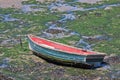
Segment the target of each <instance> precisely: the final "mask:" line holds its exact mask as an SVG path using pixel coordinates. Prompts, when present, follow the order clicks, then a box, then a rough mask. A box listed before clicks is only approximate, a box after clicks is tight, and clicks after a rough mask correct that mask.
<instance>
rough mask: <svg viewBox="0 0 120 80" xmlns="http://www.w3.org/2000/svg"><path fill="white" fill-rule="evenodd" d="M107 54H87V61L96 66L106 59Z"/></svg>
mask: <svg viewBox="0 0 120 80" xmlns="http://www.w3.org/2000/svg"><path fill="white" fill-rule="evenodd" d="M105 56H106V54H95V55H87V56H86V63H89V64H91V65H93V66H94V67H96V66H100V65H101V63H102V62H103V60H104V57H105Z"/></svg>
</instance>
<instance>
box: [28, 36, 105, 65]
mask: <svg viewBox="0 0 120 80" xmlns="http://www.w3.org/2000/svg"><path fill="white" fill-rule="evenodd" d="M28 41H29V48H30V50H32V51H33V52H36V53H37V54H39V55H40V56H41V57H44V58H46V59H48V60H52V61H56V62H60V63H63V64H72V65H74V64H85V65H90V66H95V65H96V64H100V63H101V62H103V59H104V57H105V55H106V54H105V53H100V52H95V51H89V50H83V49H81V48H76V47H72V46H69V45H65V44H61V43H58V42H54V41H51V40H47V39H44V38H41V37H37V36H34V35H31V34H29V35H28Z"/></svg>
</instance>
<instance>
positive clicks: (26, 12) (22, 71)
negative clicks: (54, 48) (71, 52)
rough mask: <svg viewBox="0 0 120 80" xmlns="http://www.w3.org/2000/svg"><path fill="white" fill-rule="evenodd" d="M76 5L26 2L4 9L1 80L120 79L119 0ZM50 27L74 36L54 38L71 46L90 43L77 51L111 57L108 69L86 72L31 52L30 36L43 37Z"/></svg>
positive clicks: (69, 0)
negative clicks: (84, 49) (84, 50)
mask: <svg viewBox="0 0 120 80" xmlns="http://www.w3.org/2000/svg"><path fill="white" fill-rule="evenodd" d="M76 1H77V0H75V1H72V0H61V1H60V0H53V1H52V0H50V1H49V0H48V1H47V0H46V1H45V2H44V0H43V2H42V0H38V1H36V0H28V1H27V0H26V1H23V2H22V3H21V4H22V7H21V8H0V80H119V79H120V46H119V45H120V35H119V33H120V1H119V0H100V2H95V3H94V4H91V3H88V2H87V3H81V2H79V1H80V0H78V1H77V2H76ZM88 1H89V0H88ZM98 1H99V0H98ZM12 7H15V6H12ZM51 27H52V28H53V27H60V28H64V29H67V30H69V31H71V32H72V33H74V34H72V35H69V36H67V37H64V36H63V37H62V38H61V37H59V38H56V37H52V38H50V39H51V40H54V41H57V42H61V43H64V44H68V45H72V46H76V45H75V44H76V43H78V42H80V41H84V43H85V42H86V43H87V44H84V43H82V44H81V43H79V45H77V46H76V47H80V48H84V47H88V46H90V49H92V50H94V51H99V52H103V53H106V54H107V56H106V57H105V60H104V61H105V62H107V63H108V64H109V65H108V66H105V67H103V68H97V69H82V68H75V67H71V66H62V65H56V64H53V63H49V62H46V61H45V60H43V59H41V58H39V57H37V56H35V55H34V54H33V53H32V52H31V51H30V50H29V48H28V42H27V36H26V35H27V34H35V35H38V36H41V35H42V34H43V32H44V31H45V30H46V29H49V28H51ZM47 37H48V36H47ZM47 37H46V38H47ZM86 37H87V38H86ZM91 45H93V46H91Z"/></svg>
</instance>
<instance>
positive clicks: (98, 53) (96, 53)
mask: <svg viewBox="0 0 120 80" xmlns="http://www.w3.org/2000/svg"><path fill="white" fill-rule="evenodd" d="M31 36H33V37H37V38H39V39H40V38H41V39H43V40H46V41H49V42H52V43H56V44H60V45H64V46H67V47H71V48H75V49H78V50H81V51H83V52H84V51H85V52H89V51H90V50H83V49H81V48H77V47H73V46H69V45H66V44H62V43H58V42H54V41H51V40H48V39H45V38H42V37H38V36H35V35H32V34H28V38H29V39H30V40H31V41H32V42H34V43H35V44H37V45H39V46H41V47H45V48H49V49H52V50H55V51H60V52H65V53H68V54H74V55H82V56H89V55H106V54H105V53H100V52H95V51H90V52H94V53H95V54H78V53H72V52H69V51H62V50H60V49H56V48H50V47H46V46H44V45H41V44H38V43H37V42H35V41H33V40H32V39H31ZM51 47H52V46H51Z"/></svg>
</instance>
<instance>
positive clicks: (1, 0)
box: [0, 0, 27, 9]
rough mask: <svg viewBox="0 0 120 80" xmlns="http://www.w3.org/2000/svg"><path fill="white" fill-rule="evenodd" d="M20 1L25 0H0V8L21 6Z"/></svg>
mask: <svg viewBox="0 0 120 80" xmlns="http://www.w3.org/2000/svg"><path fill="white" fill-rule="evenodd" d="M22 1H27V0H0V7H1V8H18V9H19V8H21V7H22Z"/></svg>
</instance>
